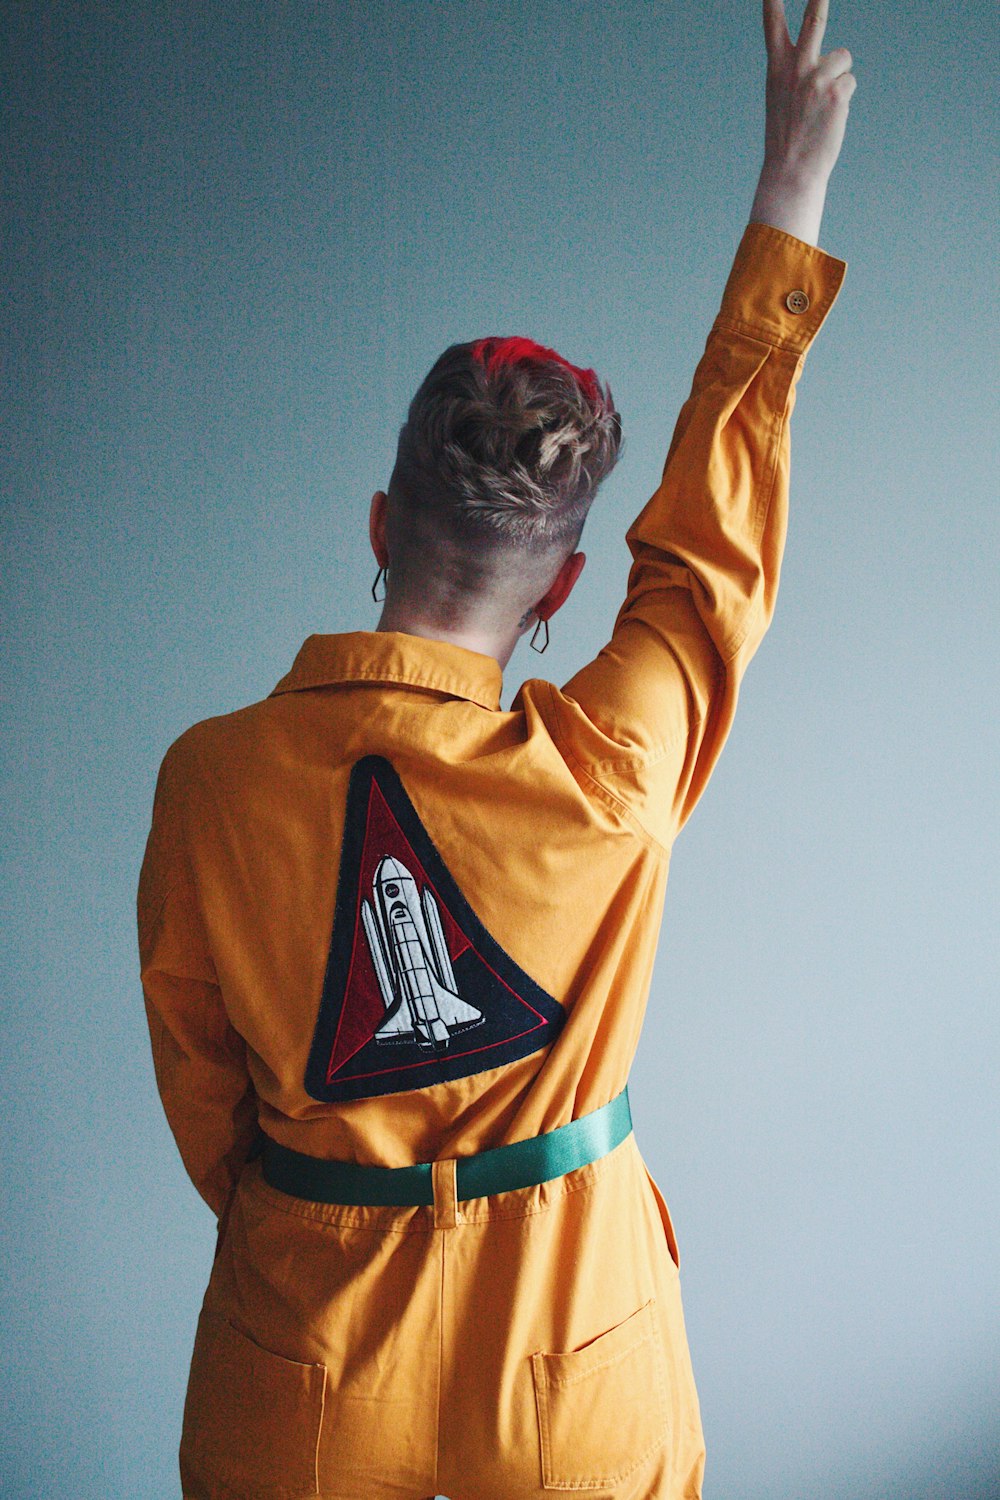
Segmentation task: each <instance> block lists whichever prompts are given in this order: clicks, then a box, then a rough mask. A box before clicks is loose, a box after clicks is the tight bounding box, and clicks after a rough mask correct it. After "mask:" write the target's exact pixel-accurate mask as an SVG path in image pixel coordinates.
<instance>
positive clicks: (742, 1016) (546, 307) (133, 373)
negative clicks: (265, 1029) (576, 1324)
mask: <svg viewBox="0 0 1000 1500" xmlns="http://www.w3.org/2000/svg"><path fill="white" fill-rule="evenodd" d="M802 10H803V5H802V3H801V0H795V3H791V4H790V13H789V22H790V25H791V28H792V34H793V36H796V35H797V34H798V27H799V23H800V20H801V16H802ZM2 25H3V31H4V33H5V38H6V46H5V60H4V74H5V77H4V82H3V111H4V117H5V125H4V140H5V145H4V156H5V163H6V165H5V186H4V195H5V205H6V212H5V218H6V220H7V224H6V230H5V248H4V256H5V269H4V272H3V284H4V302H3V318H4V323H5V330H4V335H5V344H6V352H5V359H4V370H5V373H4V377H3V378H4V392H3V401H2V410H3V430H4V439H5V454H4V472H3V612H4V622H3V623H4V640H5V648H4V658H5V660H4V716H3V717H4V737H3V814H4V825H5V827H4V835H3V837H4V851H5V859H6V860H7V861H8V862H9V863H8V867H7V871H6V880H5V886H4V891H3V898H2V899H3V918H4V927H5V931H6V943H5V948H4V1004H5V1015H4V1023H3V1046H2V1048H0V1067H2V1077H0V1083H2V1088H3V1101H4V1109H3V1117H4V1126H5V1130H4V1138H5V1146H4V1185H5V1198H6V1209H5V1214H4V1251H3V1256H4V1259H3V1267H2V1269H3V1272H4V1286H5V1290H6V1294H7V1302H6V1310H5V1328H4V1331H3V1348H4V1355H5V1360H6V1362H7V1374H6V1376H5V1385H6V1386H7V1387H8V1388H9V1404H8V1409H7V1416H6V1419H5V1430H4V1441H3V1460H2V1463H3V1473H2V1488H3V1493H4V1495H5V1496H8V1495H9V1496H11V1497H14V1500H21V1497H25V1500H27V1497H29V1496H30V1497H31V1500H36V1497H40V1496H48V1495H55V1494H59V1495H66V1496H72V1497H73V1500H90V1497H94V1500H105V1497H107V1496H109V1495H116V1496H124V1497H133V1496H134V1497H150V1500H160V1497H164V1500H167V1497H172V1496H175V1495H176V1493H177V1490H178V1486H177V1483H176V1479H175V1473H176V1468H175V1465H176V1441H177V1435H178V1430H179V1423H180V1411H181V1402H182V1398H183V1389H184V1381H185V1377H186V1371H187V1360H188V1357H189V1353H190V1345H191V1339H192V1337H193V1330H194V1322H195V1318H196V1314H197V1309H198V1305H199V1301H200V1297H201V1294H202V1291H203V1288H204V1285H205V1281H206V1279H207V1275H208V1271H209V1267H210V1263H211V1256H212V1250H213V1246H214V1220H213V1218H212V1216H211V1215H210V1214H209V1212H208V1210H207V1209H206V1208H205V1207H204V1206H203V1205H202V1203H201V1201H200V1199H198V1198H197V1196H196V1194H195V1192H194V1189H193V1188H192V1187H191V1186H190V1185H189V1183H188V1181H187V1179H186V1177H185V1176H184V1175H183V1171H182V1169H181V1167H180V1164H179V1160H178V1159H177V1157H176V1153H175V1150H174V1147H173V1142H172V1140H171V1138H170V1135H169V1132H168V1130H167V1126H166V1124H165V1122H164V1119H163V1117H162V1114H161V1110H160V1104H159V1100H158V1098H157V1096H156V1093H155V1088H154V1083H153V1075H152V1067H151V1062H150V1057H149V1051H148V1042H147V1037H146V1031H145V1020H144V1016H143V1009H142V1002H141V994H140V989H139V983H138V974H137V957H136V948H135V936H134V918H133V909H134V908H133V903H134V893H135V885H136V878H137V874H138V867H139V861H140V858H141V854H142V848H143V844H144V840H145V836H146V831H147V828H148V820H149V811H150V806H151V799H152V792H153V783H154V778H155V774H156V770H157V767H158V764H159V760H160V757H161V756H162V754H163V752H164V750H165V749H166V746H167V745H168V743H169V742H170V741H171V740H172V739H173V738H174V737H175V736H176V735H177V734H179V733H180V731H181V730H182V729H184V728H185V727H186V726H187V725H188V724H190V723H192V722H194V721H195V720H197V719H199V718H203V717H205V716H207V715H209V714H214V713H220V712H224V711H226V710H228V709H231V708H235V707H237V706H238V705H240V704H243V703H246V702H249V701H252V700H254V699H257V698H261V697H263V696H264V695H265V694H266V693H267V692H269V690H270V689H271V687H272V686H273V685H274V683H275V682H276V681H277V679H278V677H279V676H281V675H282V674H283V673H284V672H285V671H286V669H287V668H288V666H289V664H290V663H291V660H292V657H293V655H294V653H295V651H296V650H297V648H298V646H299V644H300V643H301V641H302V640H303V639H304V638H305V636H306V635H307V634H309V633H310V632H312V631H339V630H350V629H364V628H372V627H373V626H374V623H375V621H376V619H377V614H378V611H377V609H376V607H375V606H374V605H373V604H372V601H371V597H370V594H369V587H370V584H371V581H372V577H373V576H374V572H375V563H374V560H373V558H372V555H371V552H370V550H369V545H368V541H367V513H368V503H369V500H370V497H371V494H372V492H373V490H375V489H376V488H380V487H384V486H385V485H386V483H387V482H388V476H389V471H390V468H391V464H392V459H393V455H394V451H395V438H396V433H397V430H398V426H399V423H400V422H401V421H402V418H403V415H404V412H405V408H406V404H407V402H408V400H409V398H410V396H411V395H412V392H413V390H414V389H415V388H416V385H417V384H418V383H419V380H420V379H421V378H422V376H423V375H424V373H425V372H426V370H427V369H428V368H429V367H430V365H431V363H432V362H433V360H434V359H435V358H436V356H437V355H438V353H440V351H441V350H442V349H443V348H444V347H445V345H446V344H448V343H450V342H452V341H453V340H458V339H467V338H473V337H478V336H480V335H484V334H488V333H524V334H527V335H529V336H532V337H535V338H537V339H539V340H541V341H542V342H543V343H546V344H551V345H553V346H554V347H556V348H557V349H559V350H560V351H561V352H563V353H564V354H565V355H566V356H567V357H568V358H569V359H571V360H573V361H575V362H577V363H580V364H584V365H588V364H592V365H594V366H595V367H596V368H597V369H598V371H599V372H600V373H601V374H602V376H605V377H606V378H608V379H609V380H610V382H611V385H612V389H613V392H614V394H615V397H616V399H617V401H618V404H619V406H620V409H621V411H622V413H623V416H624V422H625V429H626V437H627V453H626V456H625V458H624V459H623V461H622V463H621V464H620V465H619V468H618V470H617V471H616V473H615V474H614V476H613V477H612V479H611V480H610V481H609V482H608V484H607V485H606V487H605V489H604V490H603V491H602V494H601V497H600V499H599V501H598V503H597V505H596V507H595V509H594V511H593V513H592V516H591V519H590V520H589V521H588V524H587V529H586V532H585V535H584V542H583V545H584V548H585V550H586V551H587V552H588V554H589V560H588V564H587V568H586V570H585V572H584V575H583V578H582V579H581V582H580V584H579V585H578V588H577V591H576V592H575V593H574V595H573V596H572V598H571V600H570V601H569V603H568V604H567V606H566V608H565V609H564V610H563V612H562V613H560V614H558V615H557V616H556V617H555V619H554V620H553V625H552V635H553V643H552V646H551V647H550V649H549V652H548V654H547V655H546V656H545V658H544V659H542V658H539V657H537V656H535V655H534V654H533V653H532V652H531V651H530V650H529V649H528V647H527V643H526V642H525V643H523V644H522V645H521V646H519V648H518V651H517V652H516V654H515V657H514V659H513V661H512V662H511V664H510V666H509V668H508V670H507V673H506V681H505V689H504V704H505V705H507V704H509V702H510V700H511V698H512V697H513V694H514V692H515V691H516V689H517V687H518V686H519V684H520V682H521V680H522V679H523V678H525V677H528V676H532V675H544V676H548V677H551V678H554V679H555V680H557V681H560V680H563V679H564V678H565V677H568V676H569V675H570V674H571V673H572V671H573V670H575V668H576V667H577V666H579V665H580V664H581V663H582V662H583V661H584V660H585V659H587V658H588V657H589V656H591V655H593V654H594V653H595V652H596V651H597V650H598V648H599V647H600V646H601V644H602V643H603V642H604V640H605V639H606V637H607V635H608V633H609V631H610V628H611V624H612V621H613V619H614V615H615V612H616V609H617V606H618V604H619V602H620V599H621V597H622V594H623V590H624V585H625V579H626V575H627V567H628V561H629V559H628V553H627V550H626V548H625V545H624V532H625V529H626V526H627V524H628V522H629V521H630V520H631V518H632V516H633V515H634V514H635V513H636V511H637V510H638V509H639V508H640V506H641V505H642V504H643V503H644V502H645V500H646V498H647V497H648V495H649V494H650V493H651V492H652V490H653V488H654V487H655V485H656V484H657V482H658V479H659V475H660V470H661V467H662V463H663V457H664V454H665V452H666V448H667V445H668V442H669V439H670V435H671V432H672V429H673V423H674V420H675V417H676V414H677V411H678V408H679V406H680V404H681V402H682V401H683V399H684V397H685V396H686V394H687V391H688V387H689V383H690V378H691V374H692V372H693V370H694V366H695V363H696V361H697V359H698V356H699V355H700V353H701V350H702V348H703V346H704V341H705V337H706V335H707V333H708V329H709V327H710V324H711V321H712V319H713V317H714V316H715V313H716V311H717V307H718V300H719V297H720V296H721V292H722V287H723V285H724V282H725V277H726V274H727V272H728V270H729V267H730V264H731V259H732V255H733V253H734V251H735V249H736V245H737V243H738V241H739V237H740V234H741V232H742V229H743V226H744V224H745V222H746V219H747V216H748V213H749V208H750V203H751V201H752V196H753V189H754V186H755V182H756V176H757V172H758V170H759V166H760V162H761V157H762V147H763V85H764V66H765V53H764V46H763V36H762V30H761V23H760V16H759V6H758V4H757V3H756V0H723V3H720V4H715V5H712V6H707V5H699V4H696V3H694V0H677V3H675V4H651V3H639V0H631V3H623V0H618V3H616V4H615V5H607V4H591V3H578V4H568V3H552V0H538V3H520V4H518V3H499V0H492V3H439V4H428V3H399V0H396V3H394V4H392V5H388V4H384V3H370V4H365V5H361V4H357V5H348V4H342V3H338V4H332V3H331V4H309V3H305V0H292V3H288V4H281V5H278V4H265V5H256V4H250V3H242V4H232V3H231V4H228V5H204V4H180V3H176V4H167V3H161V4H149V3H135V4H130V5H129V4H108V3H105V4H97V3H94V0H89V3H83V4H47V5H46V4H40V3H30V4H19V3H11V0H8V3H7V4H6V5H5V6H4V8H3V21H2ZM838 45H847V46H849V47H850V48H851V50H852V52H853V54H854V58H855V74H856V76H857V79H858V90H857V93H856V94H855V96H854V99H853V101H852V105H851V115H850V120H849V123H848V130H847V137H846V141H845V145H844V148H843V151H842V154H841V158H840V162H839V164H838V167H837V169H836V172H835V174H834V178H833V181H832V184H831V188H830V193H829V197H828V200H827V209H826V214H825V217H824V221H823V228H822V232H821V236H820V243H821V245H822V247H823V248H824V249H826V250H829V251H830V252H831V253H832V254H835V255H838V256H841V257H842V258H844V259H846V260H847V261H848V262H849V269H848V273H847V279H846V282H845V285H844V288H843V291H842V293H841V297H840V300H839V302H838V303H837V305H836V307H835V308H834V310H833V313H832V314H831V317H830V319H829V320H828V322H827V324H826V326H825V327H824V329H823V330H822V332H821V333H820V335H819V338H818V340H817V342H816V343H815V344H814V346H813V348H812V350H811V352H810V354H809V357H808V359H807V362H806V368H805V372H804V374H803V377H802V382H801V384H800V387H799V397H798V406H797V409H796V412H795V416H794V419H793V428H792V434H793V435H792V448H793V478H792V488H793V495H792V502H793V504H792V518H791V524H790V531H789V540H788V549H787V553H786V560H785V565H784V571H783V575H782V586H781V595H780V599H779V603H778V611H777V615H776V618H775V622H774V624H773V627H772V630H771V633H770V634H769V636H768V637H767V639H766V640H765V642H764V644H763V646H762V648H761V651H760V654H759V655H758V657H757V658H756V660H755V662H754V663H753V665H752V666H751V668H750V672H749V674H748V677H747V679H746V683H745V686H744V691H743V696H742V702H741V710H740V713H739V715H738V718H737V723H736V726H735V728H734V731H733V734H732V736H731V739H730V742H729V744H728V747H727V749H726V752H725V755H724V757H723V760H722V763H721V765H720V767H719V769H718V771H717V773H716V776H715V779H714V781H713V783H712V786H711V787H710V789H709V792H708V795H707V797H706V798H705V800H704V802H703V803H702V805H701V806H700V808H699V809H698V811H697V812H696V813H695V815H694V817H693V819H692V821H691V823H690V824H689V826H688V828H687V829H686V830H685V832H684V833H683V835H682V836H681V839H680V841H679V843H678V845H677V848H676V851H675V854H674V862H673V870H672V878H671V883H670V889H669V891H668V896H667V907H666V916H665V921H664V927H663V934H662V939H661V944H660V951H659V958H658V962H657V968H656V973H655V979H654V984H653V991H652V995H651V999H650V1004H649V1010H648V1018H647V1021H646V1026H645V1030H644V1033H643V1037H642V1043H641V1048H640V1053H639V1057H638V1059H637V1062H636V1065H635V1070H634V1074H633V1086H632V1094H633V1100H634V1114H635V1119H636V1129H637V1136H638V1139H639V1143H640V1146H641V1148H642V1150H643V1152H644V1154H645V1156H646V1159H647V1161H648V1162H649V1164H650V1167H651V1169H652V1170H653V1172H654V1175H655V1176H656V1177H657V1179H658V1180H659V1182H660V1183H661V1185H662V1186H663V1189H664V1191H665V1193H666V1196H667V1198H668V1200H669V1202H670V1205H671V1208H672V1210H673V1213H674V1216H675V1219H676V1221H677V1227H678V1232H679V1236H680V1239H681V1250H682V1260H683V1268H682V1276H683V1287H684V1295H685V1306H686V1310H687V1319H688V1329H689V1335H690V1340H691V1347H692V1352H693V1358H694V1364H695V1371H696V1375H697V1378H698V1382H699V1388H700V1392H701V1399H702V1406H703V1416H704V1423H705V1429H706V1433H707V1439H708V1448H709V1458H708V1468H707V1484H706V1494H707V1495H708V1496H709V1497H714V1500H730V1497H732V1500H813V1497H815V1500H839V1497H851V1500H855V1497H869V1496H872V1497H876V1496H877V1497H879V1500H897V1497H898V1500H930V1497H935V1500H958V1497H959V1496H960V1497H962V1500H973V1497H975V1500H979V1497H985V1496H987V1495H990V1496H996V1495H997V1494H998V1493H1000V1479H998V1475H1000V1464H998V1461H997V1458H996V1451H997V1441H998V1432H997V1421H996V1400H997V1389H998V1373H1000V1372H998V1326H997V1325H998V1321H1000V1311H998V1307H1000V1298H998V1295H997V1293H998V1274H997V1267H998V1255H997V1227H998V1215H997V1207H998V1189H997V1172H996V1165H997V1146H998V1131H997V1124H998V1121H997V1079H998V1067H997V1063H998V1057H997V1051H998V1048H997V1003H996V1002H997V992H998V985H997V966H996V952H995V947H994V944H995V935H996V934H995V929H996V916H997V905H996V894H997V893H996V884H995V873H996V866H995V858H996V838H997V832H998V829H997V818H996V813H997V805H996V798H995V787H996V767H997V744H996V735H995V730H996V718H997V710H996V695H997V688H998V681H997V674H996V670H995V664H994V663H995V655H996V627H997V609H996V605H997V594H996V577H997V542H998V538H997V531H996V512H997V484H996V473H997V461H998V457H1000V455H998V452H997V441H996V439H997V421H996V417H997V413H996V407H995V404H994V397H993V396H992V395H991V387H995V385H996V381H997V368H996V363H995V360H994V357H993V355H994V350H995V347H996V337H997V317H996V306H997V284H996V278H995V272H994V250H995V241H994V238H993V234H992V224H991V220H992V218H993V217H994V215H995V210H996V187H997V152H996V135H995V116H994V114H993V110H992V100H993V98H994V85H993V80H992V78H991V76H990V74H991V69H990V60H991V58H992V57H994V56H995V55H996V33H995V13H994V11H993V9H992V8H991V7H986V8H985V9H984V8H982V7H968V6H967V7H964V8H961V9H957V8H955V7H944V6H941V5H939V4H937V3H932V0H904V3H900V4H885V5H877V6H871V5H866V4H861V3H860V0H840V3H837V0H834V13H833V15H832V18H831V22H830V25H829V28H828V31H827V36H826V41H825V43H824V49H823V50H824V51H829V50H831V49H832V48H833V47H835V46H838ZM991 929H992V934H993V935H992V938H991V936H990V932H991Z"/></svg>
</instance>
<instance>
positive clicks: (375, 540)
mask: <svg viewBox="0 0 1000 1500" xmlns="http://www.w3.org/2000/svg"><path fill="white" fill-rule="evenodd" d="M388 503H389V496H388V495H387V494H386V492H385V490H376V491H375V493H374V495H373V496H372V508H371V513H370V515H369V517H368V535H369V536H370V537H371V543H372V551H373V552H374V554H375V561H376V562H377V563H378V565H379V567H380V568H387V567H388V566H389V546H388V542H387V540H386V530H385V513H386V507H387V505H388Z"/></svg>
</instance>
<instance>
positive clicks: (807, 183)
mask: <svg viewBox="0 0 1000 1500" xmlns="http://www.w3.org/2000/svg"><path fill="white" fill-rule="evenodd" d="M828 181H829V178H828V177H825V176H816V175H815V174H814V173H812V174H810V173H801V172H796V171H794V170H793V169H792V168H789V167H786V166H782V165H780V164H779V165H774V164H773V163H770V162H767V161H765V163H764V166H763V168H762V169H761V174H760V178H759V180H758V183H757V191H756V193H755V195H754V200H753V206H752V207H751V209H750V219H751V222H753V221H755V220H756V221H757V222H759V223H763V224H773V225H774V227H775V228H776V229H783V230H784V231H785V233H786V234H791V235H794V236H795V238H796V239H800V240H804V241H805V242H806V243H807V244H810V245H815V244H817V243H818V241H819V229H820V224H821V223H822V219H823V208H824V205H825V203H826V189H827V183H828Z"/></svg>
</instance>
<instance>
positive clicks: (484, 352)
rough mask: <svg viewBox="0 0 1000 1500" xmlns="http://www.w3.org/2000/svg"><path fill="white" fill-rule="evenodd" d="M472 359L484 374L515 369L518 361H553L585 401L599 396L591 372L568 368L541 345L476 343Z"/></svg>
mask: <svg viewBox="0 0 1000 1500" xmlns="http://www.w3.org/2000/svg"><path fill="white" fill-rule="evenodd" d="M472 356H473V358H474V359H477V360H478V361H479V363H480V364H481V365H485V367H486V371H487V373H488V374H492V373H493V371H494V370H495V369H497V368H498V366H500V365H516V364H520V363H521V362H522V360H531V359H554V360H555V361H556V363H557V364H560V365H564V366H565V367H566V369H567V370H569V371H570V372H571V374H572V375H573V378H574V379H575V381H576V383H577V385H578V386H579V387H580V389H581V390H582V391H583V394H584V395H585V396H586V398H587V400H588V401H596V400H597V399H598V396H599V387H598V381H597V372H596V371H595V370H582V369H581V368H580V366H579V365H571V364H570V362H569V360H568V359H563V357H562V355H561V354H557V353H556V351H555V349H546V348H545V346H544V345H543V344H536V343H535V341H534V339H525V338H519V337H517V336H516V335H513V336H511V337H510V338H486V339H476V340H475V341H474V343H473V344H472Z"/></svg>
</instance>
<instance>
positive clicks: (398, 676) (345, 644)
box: [268, 630, 503, 710]
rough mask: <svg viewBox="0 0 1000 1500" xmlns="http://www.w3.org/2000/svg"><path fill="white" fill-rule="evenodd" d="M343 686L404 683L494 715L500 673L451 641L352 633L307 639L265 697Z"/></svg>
mask: <svg viewBox="0 0 1000 1500" xmlns="http://www.w3.org/2000/svg"><path fill="white" fill-rule="evenodd" d="M342 682H399V683H406V684H407V685H408V686H409V687H415V688H424V689H426V690H427V691H428V692H434V693H445V694H447V696H448V697H450V698H466V699H468V700H469V702H471V703H478V704H479V706H480V707H481V708H488V709H493V710H496V709H498V708H499V707H500V689H501V688H502V686H503V673H502V671H501V669H500V663H499V662H498V661H497V660H496V659H495V658H494V657H492V656H484V655H483V654H482V653H481V652H479V651H470V650H469V649H468V648H467V647H466V646H456V645H454V644H453V643H452V642H451V641H437V640H431V639H429V638H427V637H426V636H419V635H406V634H404V633H403V632H402V631H399V630H385V631H376V630H352V631H348V632H346V633H345V634H343V635H310V636H308V637H307V638H306V640H305V641H304V642H303V644H302V646H301V647H300V649H299V652H298V654H297V655H296V657H295V660H294V662H293V663H292V666H291V670H290V671H289V672H287V673H286V674H285V676H284V677H282V679H281V681H280V682H279V683H278V685H277V686H276V687H275V688H273V689H272V691H271V693H270V694H269V695H268V696H269V697H272V698H273V697H274V696H275V694H277V693H294V692H297V691H299V690H301V689H303V688H316V687H332V686H335V685H336V684H337V683H342Z"/></svg>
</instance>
